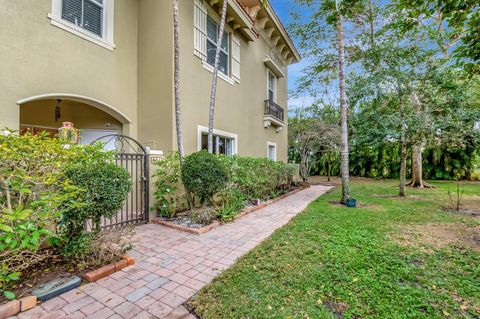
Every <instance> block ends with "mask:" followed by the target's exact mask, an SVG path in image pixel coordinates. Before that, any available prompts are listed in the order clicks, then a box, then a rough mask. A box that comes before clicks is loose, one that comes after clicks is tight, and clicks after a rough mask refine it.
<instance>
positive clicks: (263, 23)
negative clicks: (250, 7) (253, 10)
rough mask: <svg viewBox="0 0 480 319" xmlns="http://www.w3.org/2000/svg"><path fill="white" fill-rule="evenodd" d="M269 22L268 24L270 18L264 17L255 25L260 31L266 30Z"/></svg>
mask: <svg viewBox="0 0 480 319" xmlns="http://www.w3.org/2000/svg"><path fill="white" fill-rule="evenodd" d="M267 22H268V18H267V17H264V18H261V19H258V20H257V22H256V23H255V26H256V27H257V28H258V29H259V30H261V29H263V28H265V26H266V25H267Z"/></svg>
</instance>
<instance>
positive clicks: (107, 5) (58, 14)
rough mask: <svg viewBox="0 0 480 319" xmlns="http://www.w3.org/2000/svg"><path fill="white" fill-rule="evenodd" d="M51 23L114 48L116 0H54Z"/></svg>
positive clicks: (50, 15) (91, 40)
mask: <svg viewBox="0 0 480 319" xmlns="http://www.w3.org/2000/svg"><path fill="white" fill-rule="evenodd" d="M48 16H49V18H50V19H51V23H52V24H53V25H54V26H56V27H59V28H61V29H64V30H66V31H68V32H70V33H73V34H75V35H77V36H79V37H81V38H83V39H86V40H89V41H90V42H93V43H95V44H98V45H100V46H102V47H105V48H107V49H110V50H113V49H114V48H115V45H114V44H113V19H114V0H52V12H51V13H50V14H49V15H48Z"/></svg>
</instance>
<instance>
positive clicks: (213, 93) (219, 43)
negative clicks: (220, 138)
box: [208, 0, 228, 153]
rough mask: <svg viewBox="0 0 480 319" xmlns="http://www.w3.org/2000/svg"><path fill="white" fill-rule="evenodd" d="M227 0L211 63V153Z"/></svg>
mask: <svg viewBox="0 0 480 319" xmlns="http://www.w3.org/2000/svg"><path fill="white" fill-rule="evenodd" d="M227 5H228V0H223V8H222V17H221V19H220V30H219V32H218V38H217V49H216V51H215V63H214V65H213V76H212V89H211V91H210V113H209V118H208V152H209V153H213V122H214V115H215V98H216V94H217V76H218V64H219V63H220V50H221V48H222V39H223V33H224V30H225V19H226V17H227Z"/></svg>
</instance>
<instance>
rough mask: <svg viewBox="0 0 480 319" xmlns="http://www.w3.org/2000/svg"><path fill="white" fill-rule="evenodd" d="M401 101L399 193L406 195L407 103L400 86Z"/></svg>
mask: <svg viewBox="0 0 480 319" xmlns="http://www.w3.org/2000/svg"><path fill="white" fill-rule="evenodd" d="M398 94H399V103H400V124H401V133H400V189H399V192H398V195H399V196H400V197H405V179H406V172H407V136H406V134H407V133H406V131H407V125H406V123H405V105H404V104H403V96H402V94H403V93H402V89H401V87H400V86H399V93H398Z"/></svg>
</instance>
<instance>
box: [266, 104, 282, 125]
mask: <svg viewBox="0 0 480 319" xmlns="http://www.w3.org/2000/svg"><path fill="white" fill-rule="evenodd" d="M283 113H284V112H283V108H282V107H281V106H279V105H277V104H276V103H275V102H273V101H271V100H265V115H271V116H273V117H274V118H276V119H278V120H280V121H282V122H283Z"/></svg>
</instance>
